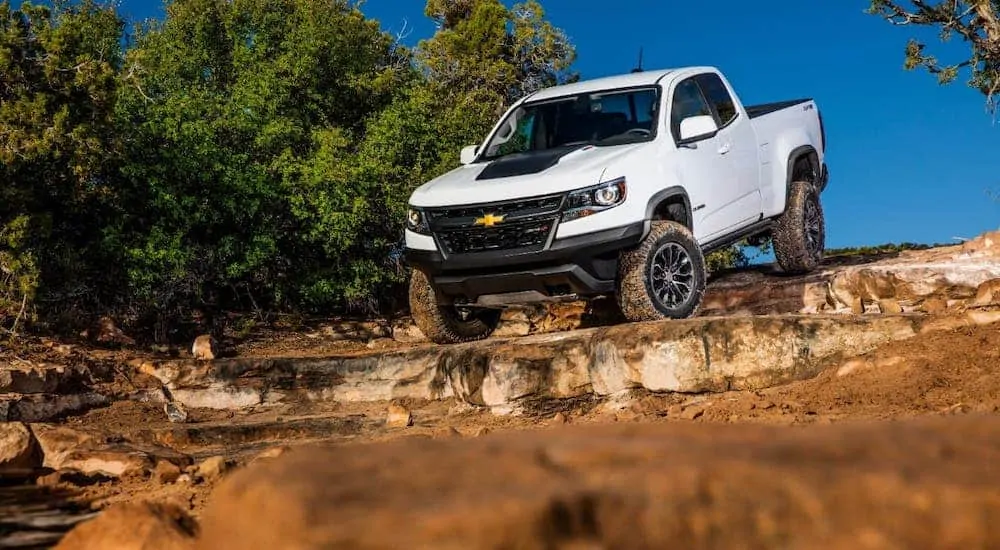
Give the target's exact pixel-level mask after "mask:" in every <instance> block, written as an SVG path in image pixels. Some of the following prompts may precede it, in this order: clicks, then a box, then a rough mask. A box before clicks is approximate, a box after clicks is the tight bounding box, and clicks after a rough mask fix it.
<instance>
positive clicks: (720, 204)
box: [670, 77, 741, 242]
mask: <svg viewBox="0 0 1000 550" xmlns="http://www.w3.org/2000/svg"><path fill="white" fill-rule="evenodd" d="M712 114H713V111H712V108H711V106H710V105H709V103H708V100H707V99H706V98H705V96H704V94H703V93H702V91H701V87H700V86H699V85H698V82H697V81H696V80H695V77H691V78H687V79H684V80H682V81H680V82H678V83H677V85H676V86H675V87H674V94H673V97H672V98H671V103H670V132H671V134H672V136H673V139H674V141H675V142H678V141H679V140H680V126H681V121H682V120H684V119H686V118H688V117H693V116H703V115H712ZM723 144H724V142H723V141H722V139H721V138H720V137H719V134H718V133H716V134H713V135H709V136H707V137H704V138H702V139H699V140H697V141H695V142H694V143H688V144H686V145H682V146H680V147H679V148H678V149H677V152H676V155H677V162H676V163H675V164H674V166H675V169H676V170H677V172H678V176H679V177H680V180H681V184H682V185H683V186H684V188H685V189H686V190H687V193H688V197H689V198H690V200H691V209H692V211H693V212H692V215H693V221H694V235H695V238H696V239H698V240H699V241H702V242H705V241H707V240H711V239H712V238H713V237H715V236H718V235H719V234H721V233H722V232H723V231H725V230H726V228H728V227H730V226H732V225H734V224H735V223H736V221H735V220H734V219H733V217H734V216H735V212H734V209H733V206H734V205H735V204H736V203H737V202H738V201H739V199H740V196H741V190H740V188H739V185H738V184H737V179H736V178H735V177H734V175H733V172H734V169H733V165H732V162H731V160H730V159H731V158H732V157H730V156H728V153H729V151H726V150H724V148H723Z"/></svg>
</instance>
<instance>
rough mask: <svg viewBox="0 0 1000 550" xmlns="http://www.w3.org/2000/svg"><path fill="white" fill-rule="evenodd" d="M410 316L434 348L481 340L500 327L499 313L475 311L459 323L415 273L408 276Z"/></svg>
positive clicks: (424, 279)
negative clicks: (438, 345)
mask: <svg viewBox="0 0 1000 550" xmlns="http://www.w3.org/2000/svg"><path fill="white" fill-rule="evenodd" d="M410 314H411V315H412V316H413V322H414V323H415V324H416V325H417V328H419V329H420V332H422V333H424V336H425V337H426V338H427V339H428V340H430V341H431V342H434V343H436V344H458V343H461V342H472V341H475V340H483V339H485V338H488V337H489V336H490V335H491V334H493V331H494V330H496V328H497V325H499V324H500V310H495V309H477V310H474V311H473V313H472V315H471V316H470V317H469V319H468V320H464V321H463V320H462V319H461V318H460V317H459V315H458V311H456V310H455V308H454V307H452V306H447V305H439V304H438V299H437V293H436V292H435V290H434V286H433V285H432V284H431V281H430V279H429V278H428V277H427V275H426V274H425V273H424V272H422V271H420V270H419V269H414V270H413V273H412V275H411V276H410Z"/></svg>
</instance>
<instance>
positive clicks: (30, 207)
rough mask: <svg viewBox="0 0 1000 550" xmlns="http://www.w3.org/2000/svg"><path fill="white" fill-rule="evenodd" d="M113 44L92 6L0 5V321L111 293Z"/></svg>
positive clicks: (103, 13)
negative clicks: (40, 297) (37, 301)
mask: <svg viewBox="0 0 1000 550" xmlns="http://www.w3.org/2000/svg"><path fill="white" fill-rule="evenodd" d="M121 33H122V21H121V20H120V19H119V18H118V16H117V15H116V13H115V11H114V10H113V9H112V8H108V7H102V6H99V5H98V4H97V3H95V2H93V1H91V0H83V1H80V2H75V3H70V2H55V4H54V6H52V7H49V6H36V5H34V4H31V3H30V2H24V3H22V4H21V5H20V7H19V8H18V9H14V8H13V7H12V6H11V3H10V2H8V1H6V0H5V1H3V2H0V181H2V184H0V317H4V316H11V315H12V312H14V315H15V316H17V315H19V314H21V313H23V312H25V311H27V310H28V309H30V303H31V301H32V299H33V298H35V297H36V293H44V294H45V298H46V301H47V302H49V303H50V304H52V305H53V307H54V308H58V307H61V306H62V307H65V306H67V305H70V304H71V303H73V302H78V301H87V302H89V303H90V305H95V303H96V302H100V301H101V300H102V299H104V298H106V297H107V296H108V294H107V292H109V291H110V290H111V289H113V286H111V285H107V284H106V283H107V282H108V281H109V280H112V279H113V277H114V275H115V269H114V266H115V261H114V258H113V256H110V255H109V254H108V253H107V249H106V248H105V245H106V239H105V233H104V229H105V227H106V224H107V223H108V222H109V220H110V219H111V218H112V217H113V212H114V205H115V200H116V189H115V185H114V175H115V159H116V149H117V135H116V129H115V125H114V116H113V113H114V107H115V101H116V92H117V86H116V74H117V71H118V68H119V67H120V64H121V49H120V45H119V44H120V38H121ZM102 282H103V284H102Z"/></svg>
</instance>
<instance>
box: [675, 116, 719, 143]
mask: <svg viewBox="0 0 1000 550" xmlns="http://www.w3.org/2000/svg"><path fill="white" fill-rule="evenodd" d="M718 131H719V126H718V125H717V124H715V119H714V118H712V116H711V115H698V116H692V117H688V118H685V119H684V120H682V121H681V135H680V141H681V143H690V142H692V141H697V140H698V139H704V138H709V137H712V136H713V135H715V133H716V132H718Z"/></svg>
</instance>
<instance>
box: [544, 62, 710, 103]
mask: <svg viewBox="0 0 1000 550" xmlns="http://www.w3.org/2000/svg"><path fill="white" fill-rule="evenodd" d="M710 68H711V67H679V68H673V69H657V70H644V71H642V72H636V73H628V74H622V75H614V76H605V77H601V78H594V79H591V80H584V81H581V82H574V83H573V84H563V85H561V86H552V87H551V88H545V89H544V90H539V91H538V92H536V93H535V94H534V95H532V96H530V98H528V100H529V101H536V100H545V99H551V98H555V97H562V96H567V95H573V94H581V93H587V92H597V91H601V90H612V89H615V88H628V87H632V86H652V85H653V84H656V82H657V81H659V80H660V79H661V78H663V77H664V76H667V75H668V74H670V73H674V72H680V71H688V70H692V69H710Z"/></svg>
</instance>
